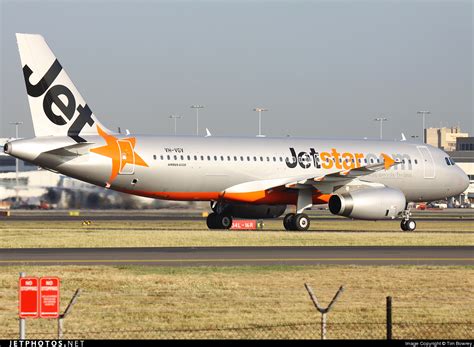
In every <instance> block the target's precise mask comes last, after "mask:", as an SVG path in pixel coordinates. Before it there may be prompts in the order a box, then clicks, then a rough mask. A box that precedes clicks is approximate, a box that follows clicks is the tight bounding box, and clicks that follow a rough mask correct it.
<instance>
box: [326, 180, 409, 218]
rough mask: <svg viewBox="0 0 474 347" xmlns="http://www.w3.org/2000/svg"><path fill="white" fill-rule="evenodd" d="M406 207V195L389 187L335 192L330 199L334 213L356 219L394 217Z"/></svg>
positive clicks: (330, 206)
mask: <svg viewBox="0 0 474 347" xmlns="http://www.w3.org/2000/svg"><path fill="white" fill-rule="evenodd" d="M405 208H406V198H405V195H404V194H403V193H402V192H401V191H400V190H398V189H394V188H388V187H383V188H366V189H360V190H356V191H353V192H350V193H342V194H335V195H333V196H331V198H330V199H329V211H331V213H332V214H336V215H339V216H345V217H349V218H355V219H367V220H378V219H394V218H396V217H397V216H398V215H399V214H400V213H401V212H403V211H404V210H405Z"/></svg>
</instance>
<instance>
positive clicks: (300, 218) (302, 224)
mask: <svg viewBox="0 0 474 347" xmlns="http://www.w3.org/2000/svg"><path fill="white" fill-rule="evenodd" d="M294 224H295V230H298V231H306V230H308V229H309V224H310V221H309V217H308V215H307V214H305V213H298V214H297V215H296V217H295V220H294Z"/></svg>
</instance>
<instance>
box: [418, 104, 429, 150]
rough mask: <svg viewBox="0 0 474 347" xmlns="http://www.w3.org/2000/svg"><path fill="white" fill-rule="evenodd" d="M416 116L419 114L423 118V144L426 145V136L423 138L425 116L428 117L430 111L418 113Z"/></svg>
mask: <svg viewBox="0 0 474 347" xmlns="http://www.w3.org/2000/svg"><path fill="white" fill-rule="evenodd" d="M417 114H420V115H422V116H423V133H422V135H423V143H426V136H425V116H426V115H430V114H431V112H430V111H418V112H417Z"/></svg>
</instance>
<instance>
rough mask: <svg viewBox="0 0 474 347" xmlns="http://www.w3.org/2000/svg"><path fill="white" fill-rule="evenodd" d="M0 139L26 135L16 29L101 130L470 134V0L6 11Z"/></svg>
mask: <svg viewBox="0 0 474 347" xmlns="http://www.w3.org/2000/svg"><path fill="white" fill-rule="evenodd" d="M0 4H1V7H0V11H1V46H0V48H1V70H0V72H1V100H0V103H1V105H0V136H11V135H13V134H14V127H13V126H12V125H9V124H8V123H9V122H11V121H15V120H20V121H23V122H25V124H24V125H23V126H22V128H21V133H22V135H23V136H32V135H33V131H32V124H31V118H30V113H29V108H28V103H27V97H26V91H25V86H24V83H23V77H22V72H21V67H20V59H19V55H18V50H17V47H16V41H15V36H14V33H15V32H25V33H40V34H42V35H44V36H45V38H46V40H47V42H48V44H49V46H50V47H51V48H52V50H53V51H54V53H55V54H56V56H57V57H58V59H59V61H60V62H61V64H62V65H63V67H64V68H65V69H66V71H67V72H68V74H69V76H70V77H71V79H72V80H73V82H74V83H75V84H76V86H77V87H78V89H79V90H80V92H81V94H82V95H83V97H84V98H85V100H86V102H87V103H88V104H89V106H90V107H91V109H92V110H93V111H94V113H95V114H96V116H97V117H98V118H99V119H100V120H101V121H102V122H103V123H104V124H105V125H106V126H108V127H109V128H116V127H117V126H121V127H122V129H125V128H128V129H130V131H131V132H132V133H147V134H170V133H172V129H173V127H172V124H171V122H170V120H169V119H168V116H169V115H170V114H173V113H175V114H180V115H182V116H183V117H184V118H183V119H181V120H179V122H178V133H180V134H193V133H194V131H195V114H194V112H193V110H191V109H190V108H189V106H190V105H191V104H194V103H198V104H203V105H206V108H205V109H204V110H203V111H202V112H201V113H200V124H201V129H203V128H204V127H208V128H209V129H210V130H211V132H212V133H213V134H215V135H254V134H256V133H257V130H258V128H257V127H258V117H257V115H256V113H255V112H253V111H252V109H253V108H254V107H256V106H263V107H266V108H268V109H269V111H268V112H266V113H264V115H263V133H264V134H267V135H269V136H284V135H286V134H291V135H293V136H311V137H345V138H361V137H365V136H367V137H369V138H375V137H378V123H376V122H374V121H373V118H374V117H377V116H380V115H381V114H383V115H384V116H385V117H387V118H389V121H388V122H387V123H385V126H384V134H385V135H386V136H384V137H385V138H388V139H394V138H399V137H400V132H404V133H405V134H406V135H407V137H408V136H410V135H413V134H416V135H420V134H421V118H420V117H418V116H417V115H416V111H417V110H420V109H423V110H424V109H427V110H430V111H431V112H432V115H431V116H430V117H429V118H427V120H428V122H427V124H428V125H430V126H439V125H440V124H442V125H443V126H446V125H456V124H458V122H459V123H460V125H461V127H462V129H463V130H465V131H468V132H470V133H471V134H472V133H474V124H473V123H474V113H473V24H472V20H473V3H472V1H445V2H442V1H437V2H430V1H372V2H367V1H366V2H359V1H331V2H323V1H305V2H302V1H279V2H272V1H239V2H237V1H214V2H211V1H209V2H204V1H189V2H186V1H180V2H163V1H141V2H137V1H129V2H125V1H122V2H117V1H6V0H0Z"/></svg>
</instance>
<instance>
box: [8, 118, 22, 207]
mask: <svg viewBox="0 0 474 347" xmlns="http://www.w3.org/2000/svg"><path fill="white" fill-rule="evenodd" d="M10 124H12V125H14V126H15V139H18V127H19V126H20V125H22V124H23V122H10ZM18 164H19V161H18V158H16V159H15V182H16V192H17V199H18V171H19V170H18Z"/></svg>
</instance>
